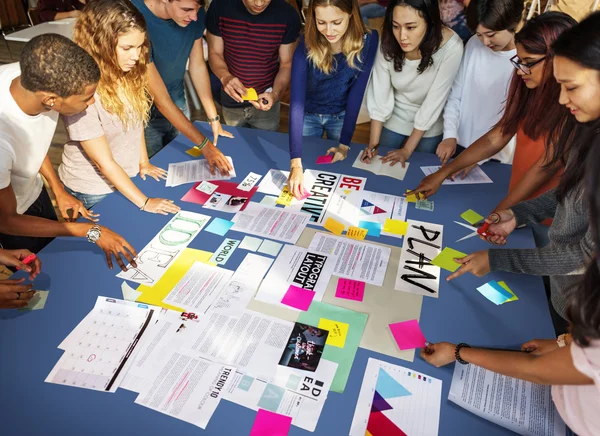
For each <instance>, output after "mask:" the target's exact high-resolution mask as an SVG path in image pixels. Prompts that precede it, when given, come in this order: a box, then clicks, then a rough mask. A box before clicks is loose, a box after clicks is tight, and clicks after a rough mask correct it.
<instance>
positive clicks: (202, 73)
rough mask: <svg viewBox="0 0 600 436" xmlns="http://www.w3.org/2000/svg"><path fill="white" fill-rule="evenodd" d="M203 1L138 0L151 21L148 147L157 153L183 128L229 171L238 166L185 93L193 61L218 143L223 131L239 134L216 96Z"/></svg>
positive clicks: (194, 78) (210, 158)
mask: <svg viewBox="0 0 600 436" xmlns="http://www.w3.org/2000/svg"><path fill="white" fill-rule="evenodd" d="M201 2H202V0H132V3H133V5H134V6H135V7H136V8H137V9H138V10H139V11H140V12H141V13H142V15H143V16H144V18H145V20H146V25H147V27H148V35H149V38H150V44H151V50H150V65H149V66H148V67H149V68H148V70H149V74H150V92H151V93H152V95H153V97H154V106H153V107H152V112H151V115H150V121H149V123H148V126H147V127H146V130H145V137H146V147H147V148H148V156H150V157H151V156H153V155H154V154H156V153H157V152H159V151H160V150H161V149H162V148H163V147H164V146H165V145H167V144H168V143H169V142H171V141H172V140H173V139H174V138H175V137H176V136H177V135H178V134H179V131H181V133H183V134H184V135H185V136H187V137H188V138H189V139H190V140H191V141H193V142H194V144H197V145H198V146H199V148H202V151H203V153H204V156H205V157H206V159H207V160H208V161H209V163H210V165H211V169H212V168H214V167H216V168H218V169H219V170H220V171H221V172H222V173H224V174H227V173H229V171H231V169H232V168H231V165H230V164H229V162H228V161H227V159H225V156H223V153H221V152H220V151H219V150H218V149H217V148H216V146H215V145H213V143H212V142H211V141H210V140H208V138H205V137H204V135H202V133H200V132H199V131H198V129H196V128H195V127H194V125H193V124H192V123H191V121H190V120H189V116H190V114H189V110H188V107H187V102H186V98H185V89H184V82H183V80H184V75H185V71H186V66H187V64H188V60H189V70H190V76H191V78H192V82H193V83H194V87H195V88H196V91H197V93H198V96H199V97H200V100H201V101H202V106H203V107H204V110H205V111H206V115H207V116H208V122H209V123H210V124H211V127H212V130H213V135H214V138H213V140H214V142H215V144H216V142H217V139H218V137H219V135H221V136H227V137H229V138H232V137H233V136H232V135H231V134H230V133H227V132H225V131H223V129H222V128H221V123H220V119H219V116H218V115H217V109H216V108H215V103H214V101H213V99H212V94H211V90H210V78H209V75H208V68H207V67H206V62H205V61H204V49H203V47H202V35H203V33H204V9H203V8H202V6H201Z"/></svg>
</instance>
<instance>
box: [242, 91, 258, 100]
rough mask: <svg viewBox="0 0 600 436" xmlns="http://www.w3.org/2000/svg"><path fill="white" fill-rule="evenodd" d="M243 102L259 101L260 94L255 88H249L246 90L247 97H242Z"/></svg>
mask: <svg viewBox="0 0 600 436" xmlns="http://www.w3.org/2000/svg"><path fill="white" fill-rule="evenodd" d="M242 100H248V101H256V100H258V94H256V90H255V89H254V88H248V89H247V90H246V95H245V96H244V97H242Z"/></svg>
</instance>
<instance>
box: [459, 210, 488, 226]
mask: <svg viewBox="0 0 600 436" xmlns="http://www.w3.org/2000/svg"><path fill="white" fill-rule="evenodd" d="M460 217H461V218H462V219H464V220H465V221H466V222H468V223H469V224H471V225H472V226H474V225H475V224H477V223H478V222H480V221H483V220H484V219H485V218H484V217H482V216H481V215H479V214H478V213H477V212H475V211H474V210H473V209H469V210H467V211H465V212H463V213H461V214H460Z"/></svg>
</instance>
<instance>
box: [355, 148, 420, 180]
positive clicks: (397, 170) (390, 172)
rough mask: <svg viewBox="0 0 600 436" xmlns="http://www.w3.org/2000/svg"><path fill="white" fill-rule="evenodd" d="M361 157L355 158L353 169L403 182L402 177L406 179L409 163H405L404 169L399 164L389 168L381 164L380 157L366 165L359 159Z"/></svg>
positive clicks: (385, 164)
mask: <svg viewBox="0 0 600 436" xmlns="http://www.w3.org/2000/svg"><path fill="white" fill-rule="evenodd" d="M361 155H362V153H358V156H356V160H355V161H354V164H352V167H353V168H359V169H363V170H365V171H370V172H372V173H374V174H377V175H380V176H388V177H393V178H394V179H398V180H404V177H406V172H407V171H408V167H409V165H410V162H406V163H405V167H404V168H402V165H401V164H397V165H394V166H391V165H390V163H384V162H382V160H381V158H382V157H381V156H375V157H374V158H373V159H371V163H366V162H363V161H362V160H361V159H360V157H361Z"/></svg>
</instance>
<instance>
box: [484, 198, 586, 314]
mask: <svg viewBox="0 0 600 436" xmlns="http://www.w3.org/2000/svg"><path fill="white" fill-rule="evenodd" d="M586 203H587V202H586V201H584V199H583V194H582V190H581V189H573V190H572V191H571V194H569V195H568V196H567V198H566V199H565V201H564V204H560V203H559V202H558V200H557V198H556V194H555V189H552V190H550V191H548V192H546V193H545V194H542V195H540V196H539V197H537V198H534V199H532V200H529V201H525V202H523V203H519V204H517V205H516V206H513V207H512V208H511V209H512V211H513V212H514V213H515V218H516V220H517V226H520V225H523V224H528V223H539V222H542V221H543V220H545V219H546V218H554V221H553V223H552V226H551V227H550V231H549V232H548V237H549V239H550V244H548V245H547V246H546V247H543V248H531V249H498V250H489V258H490V267H491V270H492V271H508V272H513V273H522V274H531V275H539V276H545V275H547V276H550V285H551V301H552V305H553V306H554V309H556V311H557V312H558V314H559V315H560V316H562V317H563V318H566V309H567V305H568V293H569V291H570V290H571V289H572V287H573V286H574V285H576V284H577V282H578V281H579V280H580V279H581V275H582V274H583V273H584V272H585V268H586V266H587V264H588V262H589V260H590V259H591V258H592V256H593V254H594V242H593V239H592V234H591V229H590V228H589V225H588V223H589V215H588V205H587V204H586Z"/></svg>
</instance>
